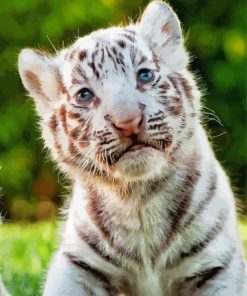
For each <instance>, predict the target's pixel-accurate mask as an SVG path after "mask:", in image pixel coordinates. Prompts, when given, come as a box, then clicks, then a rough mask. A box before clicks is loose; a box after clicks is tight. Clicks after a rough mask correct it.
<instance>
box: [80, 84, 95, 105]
mask: <svg viewBox="0 0 247 296" xmlns="http://www.w3.org/2000/svg"><path fill="white" fill-rule="evenodd" d="M93 97H94V94H93V92H92V91H91V90H90V89H88V88H83V89H81V90H80V91H79V92H78V93H77V95H76V101H77V103H79V104H80V103H84V102H87V101H90V100H91V99H92V98H93Z"/></svg>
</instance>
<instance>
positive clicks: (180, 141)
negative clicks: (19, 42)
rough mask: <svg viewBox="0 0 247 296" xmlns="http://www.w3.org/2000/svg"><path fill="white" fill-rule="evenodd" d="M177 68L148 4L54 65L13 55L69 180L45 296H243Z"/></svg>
mask: <svg viewBox="0 0 247 296" xmlns="http://www.w3.org/2000/svg"><path fill="white" fill-rule="evenodd" d="M187 65H188V55H187V53H186V51H185V49H184V45H183V37H182V31H181V27H180V23H179V20H178V18H177V16H176V14H175V13H174V11H173V10H172V9H171V7H170V6H168V5H167V4H166V3H164V2H157V1H154V2H151V3H150V4H149V5H148V7H147V8H146V10H145V11H144V14H143V15H142V17H141V19H140V22H137V23H136V24H130V25H129V26H126V27H112V28H109V29H104V30H99V31H97V32H93V33H92V34H90V35H89V36H86V37H83V38H79V39H78V40H77V41H76V42H75V43H74V44H73V45H72V46H70V47H69V48H67V49H64V50H62V51H61V52H60V53H58V54H57V55H56V56H49V55H46V54H44V53H42V52H39V51H36V50H32V49H24V50H22V52H21V53H20V56H19V71H20V75H21V78H22V81H23V84H24V86H25V88H26V89H27V90H28V92H29V93H30V95H31V96H32V97H33V98H34V101H35V104H36V109H37V112H38V114H39V116H40V119H41V121H40V126H41V129H42V135H43V138H44V141H45V145H46V147H47V148H48V149H49V150H50V151H51V154H52V156H53V159H54V160H55V161H56V162H57V163H58V164H59V166H60V167H61V168H62V169H63V170H64V171H65V172H66V173H68V176H69V177H70V178H71V179H72V180H73V192H72V199H71V201H70V205H69V213H68V219H67V223H66V228H65V230H64V233H63V238H62V242H61V246H60V248H59V250H58V252H57V253H56V255H55V257H54V259H53V261H52V263H51V266H50V269H49V271H48V277H47V281H46V284H45V288H44V295H45V296H58V295H59V296H65V295H66V296H69V295H70V296H71V295H73V296H82V295H85V296H86V295H87V296H89V295H94V296H107V295H108V296H109V295H118V294H119V293H124V294H125V295H128V296H162V295H163V296H164V295H166V296H168V295H172V296H183V295H186V296H197V295H200V296H213V295H217V296H233V295H238V296H240V295H247V292H246V271H245V263H244V259H243V253H242V247H241V242H240V238H239V234H238V230H237V219H236V213H235V206H234V199H233V194H232V191H231V189H230V186H229V181H228V179H227V177H226V175H225V173H224V171H223V169H222V168H221V166H220V165H219V163H218V161H217V160H216V159H215V156H214V154H213V152H212V149H211V147H210V144H209V142H208V139H207V136H206V133H205V131H204V129H203V127H202V124H201V122H200V92H199V90H198V88H197V86H196V83H195V81H194V79H193V77H192V75H191V74H190V73H189V71H188V70H187Z"/></svg>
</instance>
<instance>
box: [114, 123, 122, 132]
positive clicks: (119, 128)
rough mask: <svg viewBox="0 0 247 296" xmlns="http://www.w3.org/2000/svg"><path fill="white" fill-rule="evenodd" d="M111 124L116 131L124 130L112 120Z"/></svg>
mask: <svg viewBox="0 0 247 296" xmlns="http://www.w3.org/2000/svg"><path fill="white" fill-rule="evenodd" d="M111 124H112V126H113V127H114V128H115V129H116V130H118V131H122V130H124V129H123V128H121V127H119V126H117V125H116V124H115V123H114V122H112V123H111Z"/></svg>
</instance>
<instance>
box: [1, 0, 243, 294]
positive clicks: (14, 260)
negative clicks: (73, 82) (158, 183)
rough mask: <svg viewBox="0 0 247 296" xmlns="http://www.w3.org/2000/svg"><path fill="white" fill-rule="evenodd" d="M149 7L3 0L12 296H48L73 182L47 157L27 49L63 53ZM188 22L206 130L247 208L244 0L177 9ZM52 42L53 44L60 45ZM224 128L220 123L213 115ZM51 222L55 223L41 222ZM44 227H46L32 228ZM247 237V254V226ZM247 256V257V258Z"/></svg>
mask: <svg viewBox="0 0 247 296" xmlns="http://www.w3.org/2000/svg"><path fill="white" fill-rule="evenodd" d="M148 2H149V1H148V0H145V1H144V0H134V1H128V0H91V1H90V0H63V1H60V0H0V167H1V169H0V187H1V188H2V189H1V195H2V197H0V213H2V215H3V216H4V217H5V221H12V222H18V223H6V224H5V225H4V226H3V227H1V229H0V272H1V273H2V276H3V278H4V280H5V283H6V285H7V287H8V289H9V290H10V292H11V294H12V295H15V296H23V295H26V296H34V295H35V296H36V295H40V293H39V291H40V287H41V282H42V280H41V279H42V277H43V276H44V271H45V268H46V267H47V264H48V262H49V260H50V257H51V254H52V253H53V252H54V250H55V248H56V244H57V240H56V239H55V238H56V232H57V231H56V228H57V225H56V223H55V222H54V219H52V218H55V217H56V216H57V213H58V210H57V209H58V206H59V205H61V204H62V202H63V200H64V195H63V194H64V185H67V184H68V183H67V181H66V179H65V178H64V176H63V175H62V174H61V173H59V172H58V171H56V169H55V166H54V165H53V164H52V163H51V162H49V160H48V157H47V155H46V153H45V152H44V151H43V146H42V140H41V139H40V133H39V130H38V124H37V116H36V115H35V112H34V110H33V104H32V101H31V100H30V99H28V98H27V97H26V96H25V91H24V89H23V87H22V85H21V81H20V78H19V76H18V71H17V55H18V52H19V51H20V50H21V49H22V48H24V47H35V48H40V49H45V50H48V51H50V52H54V48H53V45H52V44H54V46H55V47H56V48H58V49H59V48H62V47H64V46H66V45H69V44H71V43H72V42H73V41H74V40H75V38H76V37H77V36H78V35H79V36H83V35H84V34H87V33H89V32H90V31H92V30H96V29H98V28H101V27H106V26H109V25H114V24H118V23H119V22H123V23H127V22H128V21H129V17H131V18H133V19H134V20H136V19H137V18H138V16H139V14H140V11H141V10H142V8H143V7H144V6H145V5H146V4H147V3H148ZM170 3H171V5H172V6H173V7H174V9H175V11H176V12H177V13H178V15H179V18H180V19H181V21H182V24H183V29H184V32H185V35H186V37H187V39H188V41H187V47H188V49H189V51H190V52H191V55H192V56H193V62H192V65H191V69H192V70H193V71H194V73H196V74H198V75H199V77H200V78H201V79H200V80H201V85H202V87H204V88H205V87H206V91H205V97H204V99H205V103H204V105H205V106H207V107H208V108H210V109H212V110H214V111H210V110H208V109H205V115H204V121H205V124H206V125H207V128H208V130H209V133H210V135H211V139H212V142H213V143H214V150H215V151H216V153H217V157H218V159H220V161H221V163H222V164H223V166H224V167H225V169H226V170H227V172H228V174H229V176H230V177H231V180H232V184H233V186H234V188H236V189H235V192H236V196H237V197H238V199H239V201H240V205H241V208H242V209H243V211H242V213H244V212H245V214H247V205H246V199H245V194H246V187H245V183H246V142H247V141H246V140H247V139H246V131H245V130H246V39H245V38H246V19H247V18H246V3H245V0H235V1H232V0H221V1H215V0H207V1H200V0H171V1H170ZM51 43H52V44H51ZM214 112H215V114H216V115H217V116H218V117H219V118H220V119H221V121H222V124H223V127H222V126H221V125H220V124H219V123H218V122H217V121H218V120H216V119H215V118H216V117H215V116H214V115H212V114H207V113H214ZM46 219H50V220H49V222H42V221H41V222H40V220H46ZM34 221H39V222H38V223H26V222H34ZM241 236H242V238H243V240H244V243H245V249H246V252H247V219H243V220H242V224H241ZM246 254H247V253H246Z"/></svg>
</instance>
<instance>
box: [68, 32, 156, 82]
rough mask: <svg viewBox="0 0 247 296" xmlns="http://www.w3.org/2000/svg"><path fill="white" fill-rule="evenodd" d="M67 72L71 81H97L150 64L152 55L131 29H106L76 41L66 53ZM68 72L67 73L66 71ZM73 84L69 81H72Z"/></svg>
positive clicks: (124, 73)
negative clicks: (69, 72)
mask: <svg viewBox="0 0 247 296" xmlns="http://www.w3.org/2000/svg"><path fill="white" fill-rule="evenodd" d="M66 62H67V69H66V70H68V68H70V69H71V71H72V73H71V74H72V77H73V78H72V80H73V79H74V82H75V83H77V81H76V80H78V79H79V76H81V78H82V79H83V80H87V79H96V80H97V79H99V78H100V79H101V78H104V77H107V76H111V75H116V74H122V75H125V76H127V74H128V70H129V69H131V68H136V67H138V66H140V65H141V64H144V63H145V65H146V66H147V65H148V63H149V64H150V63H153V59H152V52H151V51H150V49H148V47H147V46H146V45H145V43H144V42H143V40H142V38H140V36H138V34H137V33H136V31H135V30H131V29H127V28H110V29H106V30H100V31H97V32H94V33H92V34H91V35H89V36H86V37H84V38H80V39H79V40H77V41H76V43H75V44H74V45H72V47H71V48H70V49H69V50H68V53H67V55H66ZM66 72H67V73H68V71H66ZM72 83H73V82H72Z"/></svg>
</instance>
